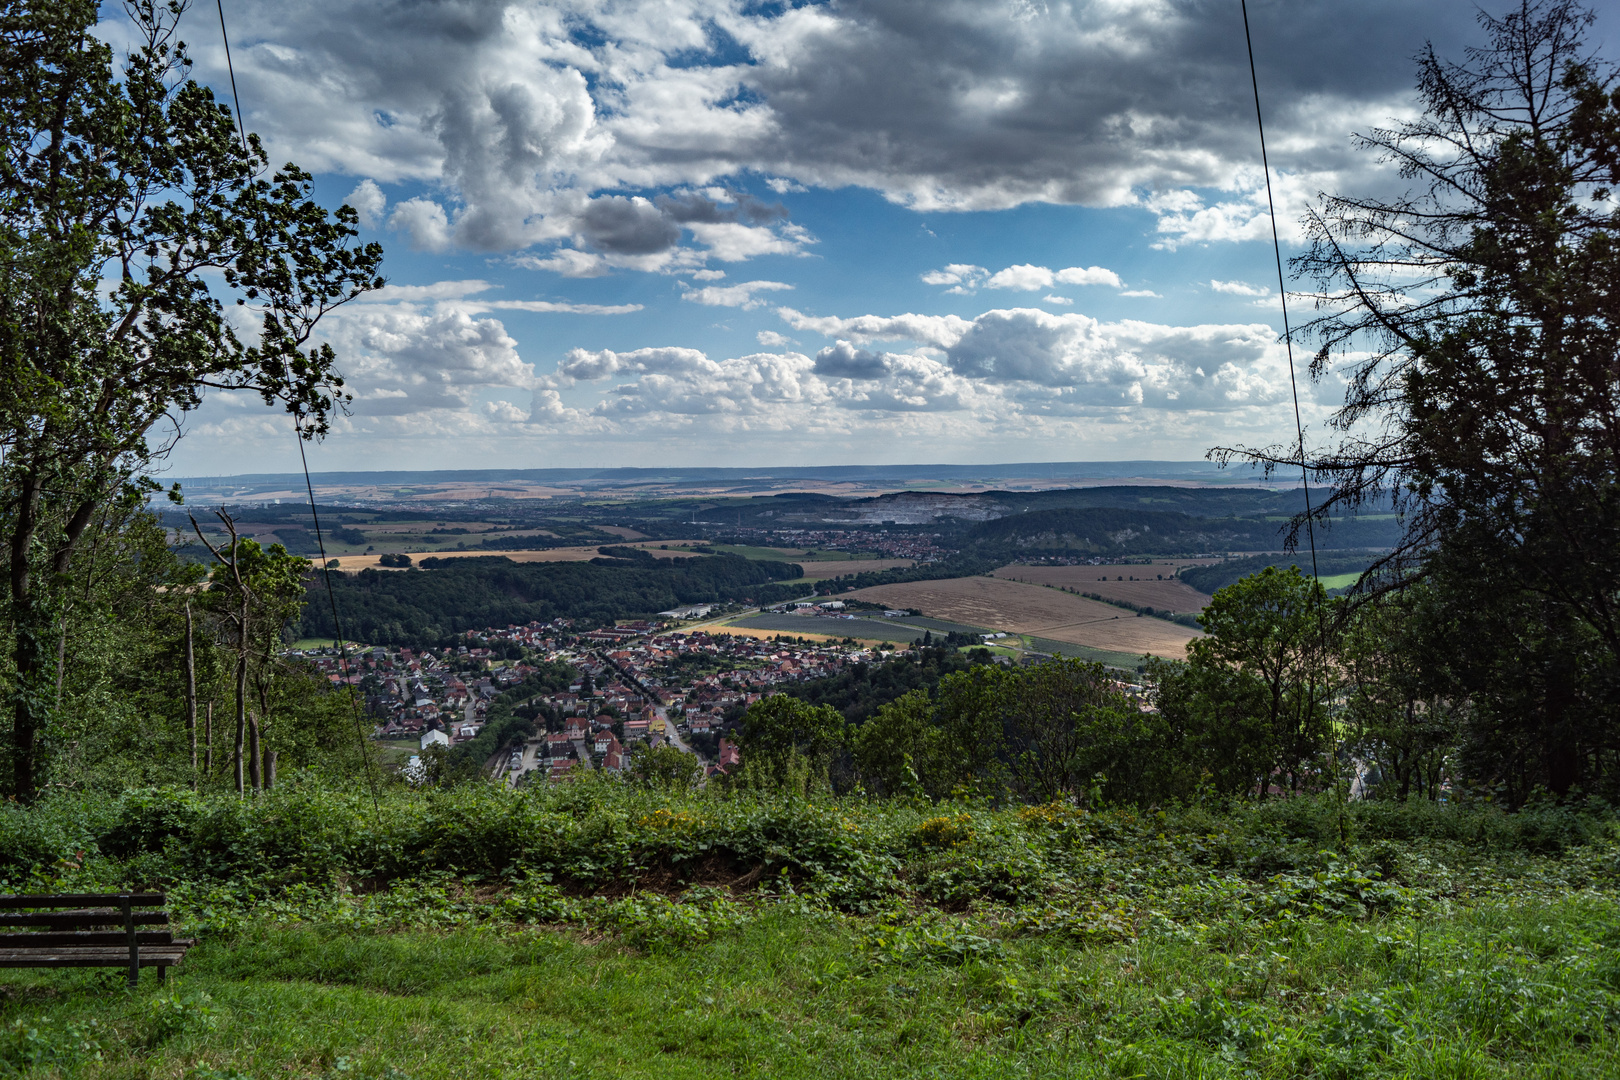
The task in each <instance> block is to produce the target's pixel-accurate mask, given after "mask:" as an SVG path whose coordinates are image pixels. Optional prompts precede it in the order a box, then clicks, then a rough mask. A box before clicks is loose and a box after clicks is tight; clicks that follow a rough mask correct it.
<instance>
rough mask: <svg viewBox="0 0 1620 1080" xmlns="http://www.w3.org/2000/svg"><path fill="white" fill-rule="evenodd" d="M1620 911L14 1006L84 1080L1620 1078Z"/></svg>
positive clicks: (539, 948) (215, 958)
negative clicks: (77, 1060)
mask: <svg viewBox="0 0 1620 1080" xmlns="http://www.w3.org/2000/svg"><path fill="white" fill-rule="evenodd" d="M1614 919H1615V910H1614V908H1613V906H1612V905H1609V904H1605V903H1593V902H1590V901H1585V902H1583V901H1581V900H1569V901H1564V902H1546V903H1536V904H1531V905H1527V906H1526V905H1519V906H1515V907H1512V908H1506V907H1502V908H1495V907H1493V908H1488V909H1481V910H1473V911H1466V912H1463V913H1461V914H1457V915H1453V916H1449V917H1440V918H1431V919H1428V920H1425V921H1424V923H1423V924H1422V925H1421V927H1420V926H1419V925H1418V924H1417V923H1416V922H1414V921H1411V920H1391V921H1387V922H1383V923H1380V924H1378V925H1376V926H1372V927H1368V926H1363V925H1358V924H1356V923H1350V922H1338V923H1330V924H1317V925H1313V924H1311V923H1309V922H1307V923H1304V924H1301V925H1297V926H1294V927H1291V928H1287V929H1282V930H1262V929H1261V928H1258V927H1254V926H1246V925H1244V924H1243V923H1241V922H1235V923H1232V924H1229V925H1222V926H1219V927H1217V928H1215V930H1214V931H1213V932H1207V933H1205V934H1203V935H1202V936H1203V937H1204V938H1205V939H1206V940H1205V941H1202V942H1200V941H1196V940H1190V939H1189V940H1178V939H1177V937H1175V936H1174V935H1170V934H1149V935H1146V936H1144V937H1142V938H1139V939H1138V940H1135V941H1132V942H1129V943H1123V944H1115V945H1111V946H1105V947H1097V948H1087V947H1086V946H1084V945H1082V944H1077V943H1070V942H1066V941H1062V940H1041V939H1025V940H1021V941H1017V942H1014V943H1013V944H1012V946H1011V947H1010V948H1006V949H1005V950H1004V951H1002V952H1001V953H1000V954H999V955H995V956H992V957H990V958H988V959H986V960H978V959H970V960H968V961H967V962H965V963H956V962H950V963H937V962H918V963H907V962H904V961H901V962H895V961H893V960H892V959H890V958H889V957H888V956H887V954H886V953H885V950H884V948H883V947H882V946H881V945H879V944H877V941H878V940H879V935H878V934H875V933H872V932H863V931H862V930H861V929H860V928H858V927H854V926H849V925H844V924H842V923H841V922H840V921H838V920H836V919H832V918H829V917H815V916H808V915H803V914H789V913H777V914H773V915H767V916H765V917H762V918H759V919H757V920H755V921H753V922H752V923H750V924H748V925H746V926H745V927H741V928H739V929H736V930H734V931H729V932H723V933H721V934H720V935H719V936H717V937H716V938H715V939H713V940H711V941H708V942H706V943H702V944H697V945H690V946H684V947H674V948H668V947H666V948H661V949H656V950H655V951H653V952H647V951H644V950H641V949H635V948H630V947H627V946H626V945H625V944H623V943H622V942H621V941H618V940H615V939H608V940H596V941H592V940H590V939H588V938H584V937H582V936H581V935H578V934H575V933H567V932H559V931H546V930H541V931H514V932H507V933H497V932H488V931H484V930H456V931H449V932H423V931H416V932H401V933H393V934H386V933H376V932H364V933H356V932H354V931H351V930H346V929H341V928H335V927H322V926H310V925H296V926H268V925H250V926H248V927H246V928H244V929H243V930H242V931H240V932H239V933H238V934H237V935H236V936H235V937H234V939H233V940H231V941H230V942H228V943H226V942H215V943H210V944H205V945H203V946H200V947H199V948H198V949H196V950H195V951H194V952H193V954H192V956H191V958H190V959H189V960H188V961H187V966H186V969H185V973H184V974H183V975H181V976H179V977H178V978H176V979H175V981H174V983H173V984H172V987H173V989H172V990H171V991H170V993H172V994H174V995H175V996H176V997H178V999H179V1001H180V1003H181V1004H180V1006H179V1008H176V1007H175V1006H174V1005H172V1004H170V1005H168V1006H167V1008H163V1006H164V1005H165V1004H166V1003H165V1002H164V1001H163V997H164V996H165V995H162V994H160V992H159V991H158V989H157V987H156V984H155V983H151V984H145V983H143V987H142V989H141V990H140V991H138V992H136V993H135V994H134V995H128V996H126V995H125V994H124V993H123V992H122V991H121V990H119V989H116V986H117V979H118V977H117V976H116V975H109V974H101V973H91V972H69V973H42V972H28V973H11V974H9V975H8V976H7V980H6V981H7V984H8V989H9V990H10V994H9V995H8V998H9V1000H8V1001H7V1002H6V1005H5V1009H4V1013H5V1017H6V1019H7V1020H8V1021H12V1022H14V1021H16V1020H18V1019H26V1022H27V1023H28V1024H29V1025H30V1026H32V1027H33V1028H34V1029H35V1030H36V1031H37V1032H40V1033H41V1036H42V1038H43V1040H44V1041H45V1043H46V1044H50V1043H52V1042H53V1041H56V1042H60V1039H59V1037H58V1035H59V1033H60V1032H61V1031H63V1030H64V1028H65V1026H66V1025H68V1024H75V1023H76V1024H78V1025H80V1026H81V1028H82V1027H83V1026H84V1025H86V1024H88V1023H89V1022H91V1021H95V1022H96V1023H97V1024H98V1025H99V1031H94V1032H93V1035H92V1037H93V1038H95V1039H96V1041H97V1042H99V1043H100V1045H101V1053H102V1060H101V1061H99V1062H97V1061H83V1062H82V1063H81V1064H80V1066H79V1068H78V1069H76V1070H74V1071H75V1072H76V1074H77V1075H81V1076H87V1077H102V1076H106V1077H114V1076H116V1077H133V1076H142V1077H153V1078H166V1077H175V1078H179V1077H183V1076H186V1075H187V1074H188V1073H189V1072H190V1071H191V1070H192V1069H194V1068H195V1067H197V1066H206V1067H207V1068H210V1069H213V1070H217V1072H216V1073H215V1074H214V1075H221V1074H222V1075H227V1076H228V1075H231V1071H232V1070H234V1071H235V1072H238V1073H240V1074H245V1075H247V1076H252V1077H271V1076H277V1077H280V1076H311V1075H322V1074H325V1075H334V1076H335V1075H348V1076H379V1077H381V1076H388V1075H390V1073H389V1070H395V1071H394V1073H393V1074H392V1075H393V1076H395V1077H398V1076H400V1075H404V1076H409V1077H414V1078H417V1080H428V1078H437V1077H445V1078H452V1077H454V1078H464V1077H507V1076H546V1077H550V1076H587V1075H591V1076H627V1077H649V1078H654V1077H656V1078H659V1080H675V1078H684V1077H694V1078H695V1077H731V1076H739V1075H740V1076H780V1077H894V1076H931V1077H1004V1076H1051V1077H1070V1076H1122V1077H1123V1076H1239V1075H1260V1076H1276V1077H1285V1076H1302V1075H1319V1076H1362V1075H1366V1076H1412V1077H1427V1076H1433V1077H1475V1076H1478V1077H1486V1076H1508V1075H1529V1076H1546V1077H1553V1076H1558V1077H1581V1076H1590V1077H1599V1076H1613V1075H1615V1073H1616V1070H1620V1051H1617V1046H1620V1043H1617V1042H1616V1040H1615V1039H1614V1037H1613V1027H1612V1025H1613V1023H1614V1013H1613V1011H1612V1009H1613V1002H1614V996H1613V994H1612V993H1609V992H1607V991H1606V989H1605V986H1604V983H1603V980H1604V978H1607V979H1609V980H1610V981H1611V982H1612V980H1613V978H1614V971H1615V969H1614V966H1613V960H1612V949H1613V941H1614V934H1615V922H1614ZM1420 934H1421V936H1422V939H1423V941H1422V950H1423V954H1422V956H1421V959H1420V957H1419V955H1418V949H1417V941H1418V938H1419V936H1420ZM1604 941H1607V942H1609V944H1608V946H1607V947H1606V948H1605V947H1604V946H1603V945H1602V942H1604ZM1605 953H1607V954H1608V955H1609V956H1610V957H1611V959H1609V960H1608V961H1607V963H1608V965H1609V966H1608V967H1607V968H1604V967H1603V966H1602V963H1603V961H1602V957H1603V956H1604V954H1605ZM885 960H887V961H888V962H883V961H885ZM147 979H148V980H150V976H147ZM200 995H206V998H207V1001H208V1004H207V1005H206V1006H204V1007H205V1008H208V1009H211V1010H212V1011H213V1013H214V1015H213V1016H212V1017H211V1018H208V1017H200V1016H199V1010H198V1009H197V1007H196V1005H197V1003H198V1002H199V1000H200V997H199V996H200ZM188 1001H189V1002H191V1005H190V1007H189V1008H188V1007H187V1004H186V1003H187V1002H188ZM1605 1002H1607V1004H1605ZM155 1006H156V1007H155ZM1606 1010H1607V1011H1606ZM188 1014H189V1015H188ZM159 1016H166V1017H170V1018H172V1019H170V1020H169V1022H168V1023H167V1025H164V1024H163V1022H162V1021H160V1020H158V1019H157V1018H158V1017H159ZM1605 1017H1607V1019H1605ZM198 1019H202V1020H203V1021H204V1022H206V1021H207V1020H208V1019H211V1020H212V1021H213V1026H212V1029H209V1028H208V1027H206V1026H203V1024H200V1023H198V1022H197V1021H198ZM188 1020H189V1021H190V1022H189V1023H188ZM165 1026H166V1027H167V1028H169V1029H171V1030H172V1029H174V1028H178V1029H179V1030H178V1031H173V1033H172V1034H168V1037H167V1038H164V1037H163V1036H164V1034H165V1033H166V1032H165ZM154 1044H155V1045H154ZM340 1059H342V1060H340ZM334 1065H336V1066H337V1068H334V1067H333V1066H334ZM203 1075H204V1076H208V1075H210V1074H209V1073H207V1072H204V1073H203Z"/></svg>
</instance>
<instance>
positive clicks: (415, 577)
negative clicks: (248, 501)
mask: <svg viewBox="0 0 1620 1080" xmlns="http://www.w3.org/2000/svg"><path fill="white" fill-rule="evenodd" d="M601 550H603V551H613V552H624V551H636V552H640V549H631V548H603V549H601ZM417 566H418V567H420V569H413V570H410V571H377V570H362V571H360V572H359V573H357V574H333V575H332V582H331V583H332V589H333V592H334V594H335V596H336V598H337V605H338V610H339V612H340V613H341V616H342V619H343V632H344V633H345V634H347V635H350V636H352V637H356V638H359V639H361V640H364V641H369V642H374V643H376V644H379V645H428V646H438V645H439V644H441V643H443V642H445V641H448V640H451V639H454V638H456V637H458V636H459V635H462V634H465V633H466V632H467V631H469V630H482V629H484V628H485V627H489V626H506V625H508V624H517V625H519V626H521V625H523V624H525V623H529V622H533V621H540V622H549V621H551V620H552V619H558V618H565V619H573V620H575V622H576V626H577V628H579V629H586V628H590V627H595V626H602V625H610V624H612V623H613V622H614V621H615V620H619V619H635V618H643V617H646V616H650V615H654V614H656V613H657V612H659V611H666V610H669V609H670V608H675V607H680V606H684V605H689V604H706V603H707V604H712V603H721V602H725V601H744V600H750V599H755V600H757V599H758V597H759V596H760V595H761V594H762V593H763V592H764V591H765V590H767V589H770V588H771V587H772V583H773V582H777V581H783V580H789V579H792V578H796V577H798V576H799V575H800V574H801V572H802V571H801V570H800V568H799V567H798V566H797V565H795V564H793V563H783V562H777V561H772V560H752V559H744V558H740V557H738V556H735V555H706V556H702V557H699V558H682V559H675V558H662V559H660V558H657V557H656V556H654V555H653V554H651V553H646V554H645V555H644V557H643V556H640V555H638V556H637V557H625V556H620V555H604V556H602V557H600V558H597V559H593V560H591V561H590V562H539V563H515V562H513V561H512V560H510V559H508V558H505V557H504V556H499V555H495V556H470V557H467V558H434V557H431V556H430V557H428V558H425V559H420V560H418V561H417ZM310 588H311V589H315V590H317V591H318V593H319V595H315V596H312V598H311V599H312V601H313V602H311V603H309V604H308V605H306V606H305V608H304V612H303V616H302V622H301V624H300V631H299V632H300V634H301V635H302V636H304V637H328V638H329V637H332V636H334V635H335V633H336V627H334V626H333V624H332V609H331V605H330V604H329V603H328V602H327V599H326V596H325V588H326V585H325V583H324V582H319V581H317V582H312V584H311V585H310ZM785 591H787V590H785ZM795 595H797V594H795Z"/></svg>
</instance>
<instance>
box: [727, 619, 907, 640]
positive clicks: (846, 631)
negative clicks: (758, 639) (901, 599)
mask: <svg viewBox="0 0 1620 1080" xmlns="http://www.w3.org/2000/svg"><path fill="white" fill-rule="evenodd" d="M731 626H732V627H741V628H744V629H750V630H763V631H768V632H770V633H773V634H793V635H795V636H798V635H800V634H828V635H831V636H833V637H836V638H843V637H852V638H854V639H855V640H857V641H894V642H911V641H921V640H922V636H923V634H924V633H926V632H927V631H926V630H925V629H924V628H923V627H920V626H907V625H906V624H904V623H902V622H898V621H890V620H887V619H869V618H853V619H837V618H830V617H828V616H825V615H778V614H775V613H772V612H764V613H762V614H759V615H750V616H748V617H747V618H744V619H738V620H737V621H736V622H734V623H732V624H731ZM730 628H731V627H727V629H730Z"/></svg>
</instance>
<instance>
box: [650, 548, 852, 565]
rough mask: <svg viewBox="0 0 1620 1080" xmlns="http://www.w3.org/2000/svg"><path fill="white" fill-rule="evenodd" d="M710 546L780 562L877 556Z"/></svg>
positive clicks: (735, 553)
mask: <svg viewBox="0 0 1620 1080" xmlns="http://www.w3.org/2000/svg"><path fill="white" fill-rule="evenodd" d="M681 546H685V545H681ZM710 546H712V547H713V548H714V550H715V551H722V552H726V553H727V554H731V555H741V556H742V557H743V558H745V559H775V560H778V561H780V562H849V561H850V560H852V559H870V558H875V556H873V555H871V554H864V555H862V554H852V553H850V552H848V551H807V550H805V549H803V548H771V547H754V546H751V545H748V544H713V545H710Z"/></svg>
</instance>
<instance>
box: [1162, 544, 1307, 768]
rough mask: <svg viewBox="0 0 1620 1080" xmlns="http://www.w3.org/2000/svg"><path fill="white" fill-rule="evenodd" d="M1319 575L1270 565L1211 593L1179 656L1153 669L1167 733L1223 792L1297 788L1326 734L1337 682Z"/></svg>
mask: <svg viewBox="0 0 1620 1080" xmlns="http://www.w3.org/2000/svg"><path fill="white" fill-rule="evenodd" d="M1331 621H1332V620H1331V613H1330V610H1329V604H1328V601H1327V597H1326V593H1325V591H1324V590H1323V588H1322V586H1321V584H1320V583H1318V582H1317V581H1315V580H1314V579H1311V578H1307V577H1305V576H1304V575H1303V574H1301V573H1300V572H1299V569H1298V568H1297V567H1289V568H1288V569H1287V571H1283V570H1280V569H1278V568H1277V567H1271V566H1268V567H1266V568H1265V569H1264V570H1262V571H1261V572H1260V573H1258V574H1254V575H1251V576H1250V577H1247V578H1244V579H1243V580H1241V581H1239V582H1238V583H1237V584H1235V585H1229V586H1227V587H1226V588H1224V589H1221V590H1220V591H1219V592H1217V593H1216V594H1215V597H1214V599H1213V600H1211V601H1210V603H1209V606H1208V607H1206V608H1205V609H1204V613H1203V615H1202V616H1200V618H1199V622H1200V623H1202V624H1203V627H1204V629H1205V630H1206V631H1207V636H1205V637H1201V638H1195V639H1194V640H1193V641H1192V642H1191V643H1190V644H1189V645H1188V646H1187V661H1186V663H1185V664H1166V663H1162V662H1161V663H1158V664H1155V665H1153V667H1152V672H1153V676H1154V679H1155V681H1156V683H1157V696H1158V707H1159V712H1160V715H1161V716H1162V717H1163V718H1164V723H1165V725H1166V726H1167V729H1166V730H1167V732H1168V733H1169V734H1167V737H1168V738H1170V740H1171V741H1173V742H1176V743H1178V744H1179V745H1181V746H1183V747H1185V749H1186V752H1187V753H1188V754H1190V755H1192V757H1193V759H1195V760H1197V761H1199V762H1201V763H1202V765H1203V767H1204V768H1205V769H1207V770H1208V771H1209V773H1210V775H1211V778H1212V783H1213V784H1214V786H1215V788H1216V790H1218V791H1220V792H1222V793H1225V794H1233V795H1237V794H1243V793H1246V792H1256V793H1259V794H1262V795H1263V794H1264V793H1265V792H1266V790H1267V789H1268V788H1269V787H1270V786H1272V785H1273V784H1276V785H1278V786H1282V787H1287V788H1290V789H1295V790H1297V789H1300V788H1302V787H1304V786H1306V785H1307V783H1309V782H1310V781H1311V775H1312V766H1313V763H1314V762H1315V760H1316V759H1317V757H1318V755H1319V754H1321V752H1322V751H1323V750H1324V749H1326V747H1327V745H1328V741H1329V738H1330V735H1331V727H1330V706H1331V704H1332V700H1333V698H1334V695H1335V693H1336V690H1337V686H1336V676H1335V668H1334V658H1333V652H1332V646H1333V640H1332V636H1331Z"/></svg>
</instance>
